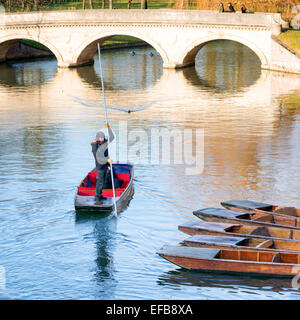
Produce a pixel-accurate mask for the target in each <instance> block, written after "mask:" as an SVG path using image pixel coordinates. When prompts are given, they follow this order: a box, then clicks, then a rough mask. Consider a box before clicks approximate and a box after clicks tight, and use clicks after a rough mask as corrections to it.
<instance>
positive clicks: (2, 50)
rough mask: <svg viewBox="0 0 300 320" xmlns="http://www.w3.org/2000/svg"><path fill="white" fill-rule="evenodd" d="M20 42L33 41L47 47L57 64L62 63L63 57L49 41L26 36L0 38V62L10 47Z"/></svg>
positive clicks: (17, 35) (16, 35) (15, 35)
mask: <svg viewBox="0 0 300 320" xmlns="http://www.w3.org/2000/svg"><path fill="white" fill-rule="evenodd" d="M20 40H33V41H35V42H38V43H40V44H42V45H44V46H45V47H47V48H48V49H49V50H50V51H51V52H52V53H53V54H54V56H55V57H56V59H57V62H58V64H60V63H61V62H62V61H63V57H62V55H61V53H60V52H59V50H58V49H57V48H56V47H55V46H54V45H53V44H52V43H50V42H49V41H47V40H45V39H42V38H40V37H34V36H31V35H28V34H21V33H20V34H14V35H10V36H8V37H1V38H0V62H1V61H5V59H6V55H7V52H8V50H9V49H10V47H11V46H12V45H13V44H14V43H16V42H18V41H20Z"/></svg>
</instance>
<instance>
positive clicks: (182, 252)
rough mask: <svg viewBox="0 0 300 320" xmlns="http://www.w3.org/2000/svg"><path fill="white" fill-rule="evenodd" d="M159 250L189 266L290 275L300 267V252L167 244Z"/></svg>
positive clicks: (226, 270) (162, 255)
mask: <svg viewBox="0 0 300 320" xmlns="http://www.w3.org/2000/svg"><path fill="white" fill-rule="evenodd" d="M158 254H159V255H160V256H161V257H162V258H164V259H166V260H168V261H170V262H172V263H174V264H176V265H178V266H180V267H183V268H185V269H190V270H202V271H218V272H230V273H247V274H260V275H270V276H287V277H291V276H295V275H297V274H298V273H299V269H300V254H299V253H290V252H265V251H258V250H257V251H256V250H251V251H250V250H249V251H246V250H230V249H211V248H195V247H187V246H164V247H163V248H161V249H160V251H159V252H158Z"/></svg>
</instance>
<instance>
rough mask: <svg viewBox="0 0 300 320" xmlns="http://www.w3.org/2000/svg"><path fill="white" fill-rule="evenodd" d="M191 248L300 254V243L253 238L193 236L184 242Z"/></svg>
mask: <svg viewBox="0 0 300 320" xmlns="http://www.w3.org/2000/svg"><path fill="white" fill-rule="evenodd" d="M182 244H183V245H185V246H189V247H200V248H213V249H216V248H217V249H237V250H261V251H271V252H300V241H293V240H286V239H285V240H276V239H260V238H252V237H230V236H211V235H200V234H196V235H193V236H191V237H189V238H187V239H185V240H183V242H182Z"/></svg>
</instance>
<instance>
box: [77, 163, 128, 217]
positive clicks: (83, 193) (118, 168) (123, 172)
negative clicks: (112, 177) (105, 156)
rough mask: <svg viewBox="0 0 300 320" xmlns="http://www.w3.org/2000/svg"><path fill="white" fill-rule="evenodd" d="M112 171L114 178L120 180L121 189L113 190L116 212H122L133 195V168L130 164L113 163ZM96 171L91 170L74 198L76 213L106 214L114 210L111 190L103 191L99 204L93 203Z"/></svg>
mask: <svg viewBox="0 0 300 320" xmlns="http://www.w3.org/2000/svg"><path fill="white" fill-rule="evenodd" d="M113 170H114V172H115V173H116V176H117V177H118V178H120V179H122V181H123V183H122V186H121V188H119V189H115V196H116V205H117V211H118V212H120V211H122V210H123V209H124V208H125V207H126V206H127V205H128V203H129V201H130V199H131V198H132V195H133V166H132V165H131V164H122V163H114V164H113ZM96 177H97V171H96V169H93V170H92V171H90V172H89V173H88V174H87V176H86V177H85V178H84V179H83V180H82V182H81V184H80V185H79V187H78V188H77V192H76V196H75V201H74V205H75V209H76V210H77V211H90V212H98V213H107V212H111V211H113V210H114V201H113V190H112V189H104V190H103V192H102V195H103V196H104V197H106V200H104V201H103V202H102V203H101V204H96V203H95V193H96Z"/></svg>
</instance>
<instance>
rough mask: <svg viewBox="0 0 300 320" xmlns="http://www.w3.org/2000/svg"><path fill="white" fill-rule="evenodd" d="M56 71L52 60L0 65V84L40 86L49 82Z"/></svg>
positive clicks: (44, 59)
mask: <svg viewBox="0 0 300 320" xmlns="http://www.w3.org/2000/svg"><path fill="white" fill-rule="evenodd" d="M39 62H41V63H39ZM56 70H57V64H56V61H55V59H54V58H39V59H37V60H35V61H31V62H30V61H25V62H24V61H23V62H22V61H15V62H9V63H5V64H4V63H2V64H0V84H1V85H3V86H12V87H16V86H17V87H32V86H40V85H41V84H43V83H44V82H47V81H48V80H50V79H51V78H52V77H53V76H54V75H55V74H56Z"/></svg>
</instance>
